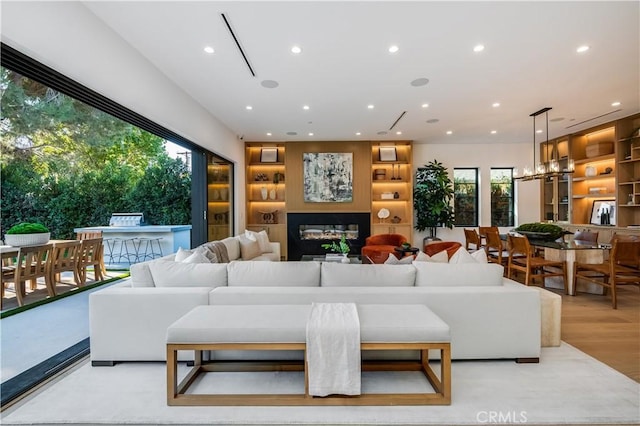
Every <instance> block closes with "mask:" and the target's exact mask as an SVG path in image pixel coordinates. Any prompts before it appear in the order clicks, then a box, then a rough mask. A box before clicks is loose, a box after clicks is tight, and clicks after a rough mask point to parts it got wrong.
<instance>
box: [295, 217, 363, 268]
mask: <svg viewBox="0 0 640 426" xmlns="http://www.w3.org/2000/svg"><path fill="white" fill-rule="evenodd" d="M370 217H371V216H370V214H369V213H289V214H287V247H288V249H287V258H288V259H289V260H300V259H301V258H302V256H303V255H305V254H312V255H313V254H317V255H321V254H325V253H327V250H326V249H324V248H322V244H326V243H330V242H331V241H332V240H339V239H341V238H342V236H343V235H344V236H345V238H346V240H347V243H348V244H349V246H351V253H352V254H360V249H361V248H362V246H364V240H365V239H366V238H367V237H368V236H369V235H370V234H371V225H370V222H369V220H370Z"/></svg>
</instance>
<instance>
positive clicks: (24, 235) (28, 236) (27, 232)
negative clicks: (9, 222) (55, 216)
mask: <svg viewBox="0 0 640 426" xmlns="http://www.w3.org/2000/svg"><path fill="white" fill-rule="evenodd" d="M49 238H51V233H50V232H49V229H47V227H46V226H44V225H42V224H40V223H30V222H22V223H19V224H17V225H14V226H12V227H11V228H9V230H8V231H7V233H6V234H5V236H4V242H5V243H6V244H9V245H10V246H14V247H20V246H35V245H39V244H46V243H47V242H49Z"/></svg>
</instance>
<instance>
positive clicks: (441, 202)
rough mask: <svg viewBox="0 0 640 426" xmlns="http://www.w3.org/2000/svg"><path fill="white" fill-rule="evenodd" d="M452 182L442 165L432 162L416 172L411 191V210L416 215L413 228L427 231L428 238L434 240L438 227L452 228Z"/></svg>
mask: <svg viewBox="0 0 640 426" xmlns="http://www.w3.org/2000/svg"><path fill="white" fill-rule="evenodd" d="M452 198H453V182H452V181H451V178H449V172H448V171H447V168H446V167H444V166H443V165H442V163H440V162H438V161H437V160H433V161H431V162H429V163H427V164H425V165H424V166H423V167H420V168H418V170H417V172H416V182H415V187H414V189H413V209H414V210H415V215H416V224H415V228H416V229H417V230H418V231H424V230H425V229H428V230H429V238H431V239H436V229H437V227H438V226H446V227H447V228H449V229H451V228H453V219H454V215H453V208H452V207H451V200H452Z"/></svg>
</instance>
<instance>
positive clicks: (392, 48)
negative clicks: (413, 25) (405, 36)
mask: <svg viewBox="0 0 640 426" xmlns="http://www.w3.org/2000/svg"><path fill="white" fill-rule="evenodd" d="M398 50H400V48H399V47H398V46H396V45H395V44H394V45H393V46H390V47H389V53H396V52H397V51H398Z"/></svg>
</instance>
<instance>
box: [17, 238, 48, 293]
mask: <svg viewBox="0 0 640 426" xmlns="http://www.w3.org/2000/svg"><path fill="white" fill-rule="evenodd" d="M52 250H53V244H43V245H39V246H23V247H20V250H19V251H18V255H17V257H16V263H15V275H14V284H15V291H16V299H17V300H18V305H19V306H23V304H24V299H23V297H24V294H25V282H26V281H32V282H36V281H37V280H38V278H44V282H45V285H46V287H47V292H48V293H49V297H53V296H55V289H54V288H53V283H52V282H51V252H52Z"/></svg>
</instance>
